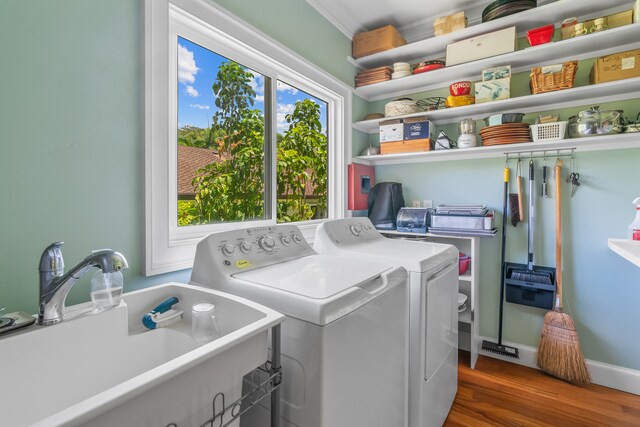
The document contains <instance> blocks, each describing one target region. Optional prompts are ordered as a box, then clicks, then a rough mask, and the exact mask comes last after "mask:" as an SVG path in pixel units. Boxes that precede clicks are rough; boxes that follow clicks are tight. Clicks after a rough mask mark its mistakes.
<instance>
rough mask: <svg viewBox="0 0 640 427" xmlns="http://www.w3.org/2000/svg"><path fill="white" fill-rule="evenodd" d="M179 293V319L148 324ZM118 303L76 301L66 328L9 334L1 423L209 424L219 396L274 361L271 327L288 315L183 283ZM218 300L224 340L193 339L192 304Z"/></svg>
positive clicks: (1, 367)
mask: <svg viewBox="0 0 640 427" xmlns="http://www.w3.org/2000/svg"><path fill="white" fill-rule="evenodd" d="M170 296H176V297H178V299H179V300H180V302H179V304H178V305H177V306H175V307H174V308H180V309H182V310H184V314H183V318H182V321H181V322H180V323H177V324H174V325H171V326H170V327H167V328H159V329H155V330H148V329H146V328H144V326H143V325H142V322H141V320H142V317H143V316H144V315H145V314H146V313H148V312H149V311H150V310H151V309H152V308H153V307H155V306H156V305H157V304H158V303H160V302H162V301H164V300H166V299H167V298H168V297H170ZM123 300H124V301H123V302H122V303H121V304H120V305H119V306H118V307H116V308H114V309H111V310H108V311H105V312H101V313H93V312H92V306H91V303H86V304H80V305H77V306H73V307H67V309H66V319H65V320H64V321H63V322H62V323H60V324H57V325H54V326H46V327H32V328H30V329H27V330H25V331H23V332H17V333H14V334H10V335H8V336H5V337H0V354H1V355H2V359H1V360H2V362H1V363H0V378H1V379H2V380H1V381H2V386H3V389H4V390H5V393H4V397H3V399H0V414H2V424H3V425H11V426H23V425H36V426H47V427H50V426H58V425H64V426H74V425H89V426H124V425H132V426H133V425H135V426H166V425H167V424H168V423H171V422H174V423H177V425H178V426H180V427H182V426H190V425H201V424H202V423H203V422H205V421H206V420H207V419H209V418H210V417H211V416H212V415H213V413H212V405H211V403H212V400H213V397H214V395H215V394H216V393H218V392H223V393H225V398H226V404H227V405H228V404H229V403H231V402H233V401H234V400H236V399H237V398H239V397H240V395H241V391H242V377H243V375H245V374H246V373H248V372H250V371H252V370H253V369H254V368H256V367H257V366H259V365H260V364H262V363H264V362H265V360H266V359H267V336H268V332H269V329H270V328H271V327H272V326H275V325H277V324H279V323H280V322H282V321H283V320H284V316H283V315H281V314H279V313H277V312H275V311H273V310H271V309H269V308H267V307H264V306H261V305H259V304H256V303H253V302H251V301H248V300H245V299H243V298H240V297H236V296H233V295H229V294H226V293H224V292H219V291H216V290H213V289H209V288H203V287H198V286H193V285H186V284H181V283H167V284H164V285H159V286H155V287H152V288H147V289H143V290H139V291H135V292H131V293H126V294H124V295H123ZM199 302H210V303H213V304H215V306H216V320H217V321H218V326H219V328H220V333H221V335H220V337H219V338H218V339H216V340H214V341H212V342H209V343H206V344H200V343H198V342H197V341H195V340H194V339H192V338H191V336H190V335H191V306H192V305H193V304H195V303H199Z"/></svg>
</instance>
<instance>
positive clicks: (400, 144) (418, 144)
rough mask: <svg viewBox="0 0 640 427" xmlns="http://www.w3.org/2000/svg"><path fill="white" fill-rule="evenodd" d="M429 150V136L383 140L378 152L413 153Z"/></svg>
mask: <svg viewBox="0 0 640 427" xmlns="http://www.w3.org/2000/svg"><path fill="white" fill-rule="evenodd" d="M430 150H431V140H430V139H429V138H423V139H411V140H408V141H397V142H384V143H382V144H380V154H399V153H415V152H419V151H430Z"/></svg>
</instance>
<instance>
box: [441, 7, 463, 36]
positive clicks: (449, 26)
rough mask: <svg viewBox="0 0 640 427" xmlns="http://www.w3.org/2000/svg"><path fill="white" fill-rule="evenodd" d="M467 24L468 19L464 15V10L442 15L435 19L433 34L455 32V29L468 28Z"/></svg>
mask: <svg viewBox="0 0 640 427" xmlns="http://www.w3.org/2000/svg"><path fill="white" fill-rule="evenodd" d="M467 24H468V20H467V18H466V17H465V16H464V12H458V13H454V14H453V15H448V16H441V17H439V18H436V19H435V21H433V35H435V36H441V35H443V34H448V33H453V32H454V31H459V30H464V29H465V28H467Z"/></svg>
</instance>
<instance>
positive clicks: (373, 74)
mask: <svg viewBox="0 0 640 427" xmlns="http://www.w3.org/2000/svg"><path fill="white" fill-rule="evenodd" d="M391 73H392V69H391V67H386V66H385V67H378V68H373V69H371V70H364V71H360V72H359V73H358V74H356V87H360V86H366V85H371V84H374V83H380V82H386V81H387V80H391Z"/></svg>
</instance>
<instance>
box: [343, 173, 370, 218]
mask: <svg viewBox="0 0 640 427" xmlns="http://www.w3.org/2000/svg"><path fill="white" fill-rule="evenodd" d="M347 172H348V175H349V188H348V190H349V197H348V206H347V209H349V210H351V211H366V210H367V209H368V208H369V205H368V203H369V193H370V192H371V189H372V188H373V185H374V184H375V178H376V170H375V169H374V168H373V166H366V165H361V164H358V163H351V164H350V165H349V166H348V169H347Z"/></svg>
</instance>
